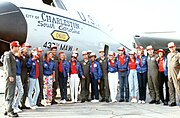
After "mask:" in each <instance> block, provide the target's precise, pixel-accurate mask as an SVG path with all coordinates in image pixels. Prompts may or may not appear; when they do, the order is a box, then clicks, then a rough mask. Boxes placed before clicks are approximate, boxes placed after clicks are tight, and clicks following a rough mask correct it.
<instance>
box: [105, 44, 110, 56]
mask: <svg viewBox="0 0 180 118" xmlns="http://www.w3.org/2000/svg"><path fill="white" fill-rule="evenodd" d="M108 52H109V46H108V45H105V46H104V53H105V56H107V55H108Z"/></svg>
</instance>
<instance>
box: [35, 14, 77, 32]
mask: <svg viewBox="0 0 180 118" xmlns="http://www.w3.org/2000/svg"><path fill="white" fill-rule="evenodd" d="M41 19H42V21H38V26H40V27H46V28H52V29H55V26H56V25H59V26H58V27H57V28H58V29H59V30H61V31H65V32H72V33H76V34H80V26H79V24H78V23H75V22H72V21H69V20H67V19H62V18H60V17H55V16H52V15H48V14H46V13H42V14H41ZM55 24H56V25H55Z"/></svg>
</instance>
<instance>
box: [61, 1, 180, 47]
mask: <svg viewBox="0 0 180 118" xmlns="http://www.w3.org/2000/svg"><path fill="white" fill-rule="evenodd" d="M62 1H63V2H65V4H66V6H67V7H68V9H70V8H72V10H73V8H74V9H77V10H79V11H86V12H87V13H89V14H91V15H92V16H94V17H95V18H96V19H98V21H99V22H102V23H103V24H104V25H106V26H108V27H109V30H111V32H112V34H113V35H114V36H115V37H117V38H118V40H119V41H122V40H123V41H124V40H126V41H125V42H124V43H125V44H128V45H129V44H130V43H129V42H133V41H134V40H133V36H134V35H136V34H140V33H143V32H162V31H180V7H179V5H180V0H62Z"/></svg>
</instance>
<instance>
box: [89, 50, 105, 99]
mask: <svg viewBox="0 0 180 118" xmlns="http://www.w3.org/2000/svg"><path fill="white" fill-rule="evenodd" d="M90 58H91V63H90V76H91V91H92V93H91V97H92V100H91V102H99V92H98V83H100V79H101V77H102V70H101V66H100V64H99V62H97V61H95V59H96V54H95V53H94V52H92V53H91V54H90ZM94 96H95V99H94Z"/></svg>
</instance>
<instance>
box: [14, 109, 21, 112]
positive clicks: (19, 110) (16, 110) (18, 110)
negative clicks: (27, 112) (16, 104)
mask: <svg viewBox="0 0 180 118" xmlns="http://www.w3.org/2000/svg"><path fill="white" fill-rule="evenodd" d="M19 112H22V110H21V109H19V108H14V113H19Z"/></svg>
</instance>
